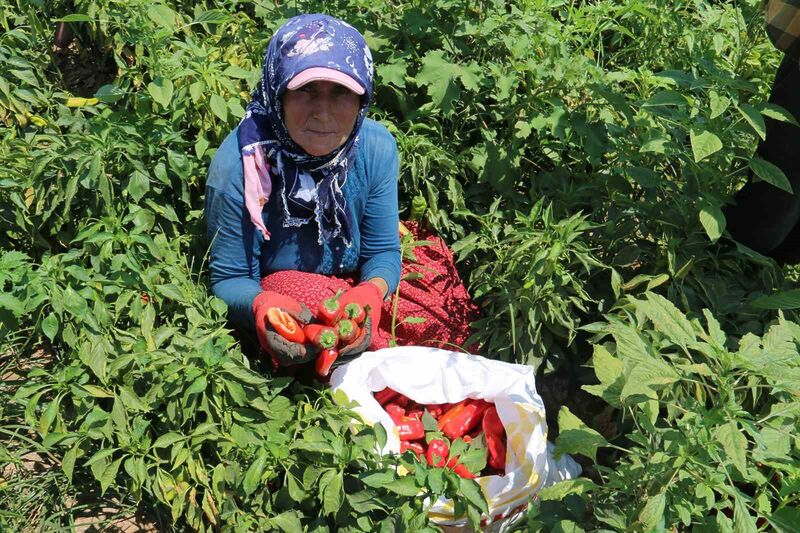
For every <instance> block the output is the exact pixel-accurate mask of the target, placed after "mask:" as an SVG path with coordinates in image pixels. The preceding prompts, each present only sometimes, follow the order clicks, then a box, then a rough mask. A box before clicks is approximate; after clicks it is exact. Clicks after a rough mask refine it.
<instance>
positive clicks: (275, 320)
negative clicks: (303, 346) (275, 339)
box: [267, 307, 306, 342]
mask: <svg viewBox="0 0 800 533" xmlns="http://www.w3.org/2000/svg"><path fill="white" fill-rule="evenodd" d="M267 320H269V324H270V325H271V326H272V327H273V328H275V331H277V332H278V334H279V335H280V336H281V337H283V338H284V339H286V340H287V341H291V342H305V340H306V336H305V335H304V334H303V328H302V327H301V326H300V324H298V322H297V320H295V319H294V318H292V315H290V314H289V313H287V312H286V311H284V310H283V309H281V308H280V307H270V308H269V309H267Z"/></svg>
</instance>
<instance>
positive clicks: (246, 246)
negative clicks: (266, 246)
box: [205, 140, 262, 331]
mask: <svg viewBox="0 0 800 533" xmlns="http://www.w3.org/2000/svg"><path fill="white" fill-rule="evenodd" d="M229 145H230V143H229V142H228V140H226V142H225V143H223V146H221V147H220V149H219V150H218V151H217V153H216V154H215V156H214V160H213V161H212V163H211V167H210V168H209V172H208V180H207V185H206V199H205V216H206V235H207V237H208V240H209V242H210V243H211V250H210V259H209V269H210V271H211V289H212V291H213V292H214V295H216V296H217V297H219V298H221V299H222V300H223V301H224V302H225V303H226V304H227V305H228V318H229V319H230V320H231V322H233V323H234V324H235V325H236V326H238V327H241V328H245V329H247V330H251V331H255V324H254V321H253V311H252V307H253V300H254V299H255V297H256V296H257V295H258V294H259V293H260V292H261V287H260V285H259V280H260V268H259V264H260V263H259V260H260V253H261V242H260V239H261V238H262V237H261V235H260V234H257V233H256V231H255V226H254V225H253V223H252V221H250V218H249V216H248V215H247V210H246V208H245V206H244V199H243V197H242V193H241V187H239V186H238V184H237V183H236V181H235V180H237V179H240V176H241V163H239V160H238V151H236V152H232V150H231V147H230V146H229ZM237 172H238V174H237ZM231 184H233V185H231Z"/></svg>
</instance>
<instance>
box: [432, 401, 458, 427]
mask: <svg viewBox="0 0 800 533" xmlns="http://www.w3.org/2000/svg"><path fill="white" fill-rule="evenodd" d="M463 410H464V402H461V403H457V404H455V405H454V406H453V407H451V408H450V409H448V410H447V411H446V412H445V413H444V414H443V415H442V416H441V417H440V418H439V421H438V426H439V430H441V429H442V428H443V427H444V426H445V424H447V423H448V422H450V420H452V419H453V418H455V417H456V416H457V415H458V414H459V413H460V412H461V411H463Z"/></svg>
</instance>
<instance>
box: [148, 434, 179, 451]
mask: <svg viewBox="0 0 800 533" xmlns="http://www.w3.org/2000/svg"><path fill="white" fill-rule="evenodd" d="M184 439H186V436H185V435H183V434H182V433H176V432H171V433H165V434H164V435H161V436H160V437H158V439H156V441H155V442H154V443H153V448H166V447H167V446H172V445H173V444H175V443H176V442H179V441H182V440H184Z"/></svg>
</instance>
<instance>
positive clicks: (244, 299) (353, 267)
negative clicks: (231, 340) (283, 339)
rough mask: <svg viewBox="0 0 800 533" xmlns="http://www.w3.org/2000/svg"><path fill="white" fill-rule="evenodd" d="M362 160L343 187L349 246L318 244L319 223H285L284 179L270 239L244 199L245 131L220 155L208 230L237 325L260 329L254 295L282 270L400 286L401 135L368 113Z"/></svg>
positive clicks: (215, 272)
mask: <svg viewBox="0 0 800 533" xmlns="http://www.w3.org/2000/svg"><path fill="white" fill-rule="evenodd" d="M360 135H361V139H360V143H359V145H358V147H357V152H356V159H355V165H354V166H353V168H351V169H349V171H348V174H347V181H346V182H345V185H344V188H343V190H342V192H343V194H344V197H345V200H346V202H347V208H348V209H349V210H350V214H351V217H352V218H351V220H353V221H355V222H356V224H354V226H355V227H354V228H353V243H352V246H351V247H350V248H349V249H348V248H346V247H345V246H344V244H343V243H342V241H341V239H338V238H337V239H334V241H333V242H332V243H324V244H322V245H320V244H319V243H318V228H317V224H316V222H313V221H312V222H309V223H308V224H305V225H303V226H300V227H293V228H284V227H283V224H282V207H281V205H280V204H281V199H280V194H279V187H278V184H274V185H273V192H272V195H271V198H270V200H269V202H267V204H266V205H265V206H264V210H263V211H262V217H263V220H264V225H265V226H266V228H267V230H268V231H269V232H270V235H271V237H270V240H265V239H264V237H263V236H262V235H261V232H260V231H257V230H256V228H255V225H254V224H253V222H252V221H251V220H250V216H249V214H248V212H247V209H246V208H245V205H244V193H243V188H244V176H243V173H242V157H241V154H240V152H239V145H238V140H237V129H234V130H233V131H232V132H231V133H230V134H229V135H228V137H227V138H226V139H225V140H224V141H223V143H222V145H221V146H220V147H219V150H217V153H216V154H214V159H213V160H212V161H211V166H210V167H209V170H208V180H207V181H206V203H205V215H206V230H207V236H208V239H209V241H210V242H211V258H210V263H209V266H210V269H211V287H212V290H213V292H214V294H215V295H216V296H218V297H219V298H221V299H222V300H223V301H225V303H226V304H228V316H229V318H230V319H231V321H232V322H233V323H234V324H236V325H237V326H240V327H244V328H247V329H249V330H253V329H254V327H255V326H254V322H253V312H252V306H253V300H254V299H255V297H256V296H257V295H258V293H259V292H261V287H260V284H259V281H260V279H261V277H262V276H265V275H266V274H269V273H271V272H276V271H279V270H300V271H303V272H316V273H318V274H345V273H350V272H356V271H357V272H358V273H359V279H360V280H366V279H370V278H375V277H379V278H383V279H384V280H386V283H387V284H388V286H389V293H391V292H393V291H394V289H395V288H396V287H397V284H398V283H399V281H400V239H399V234H398V222H399V215H398V209H397V176H398V155H397V144H396V143H395V140H394V137H392V134H391V133H389V131H388V130H387V129H386V128H385V127H384V126H382V125H381V124H379V123H377V122H375V121H374V120H370V119H366V120H365V121H364V124H363V126H362V129H361V134H360Z"/></svg>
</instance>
